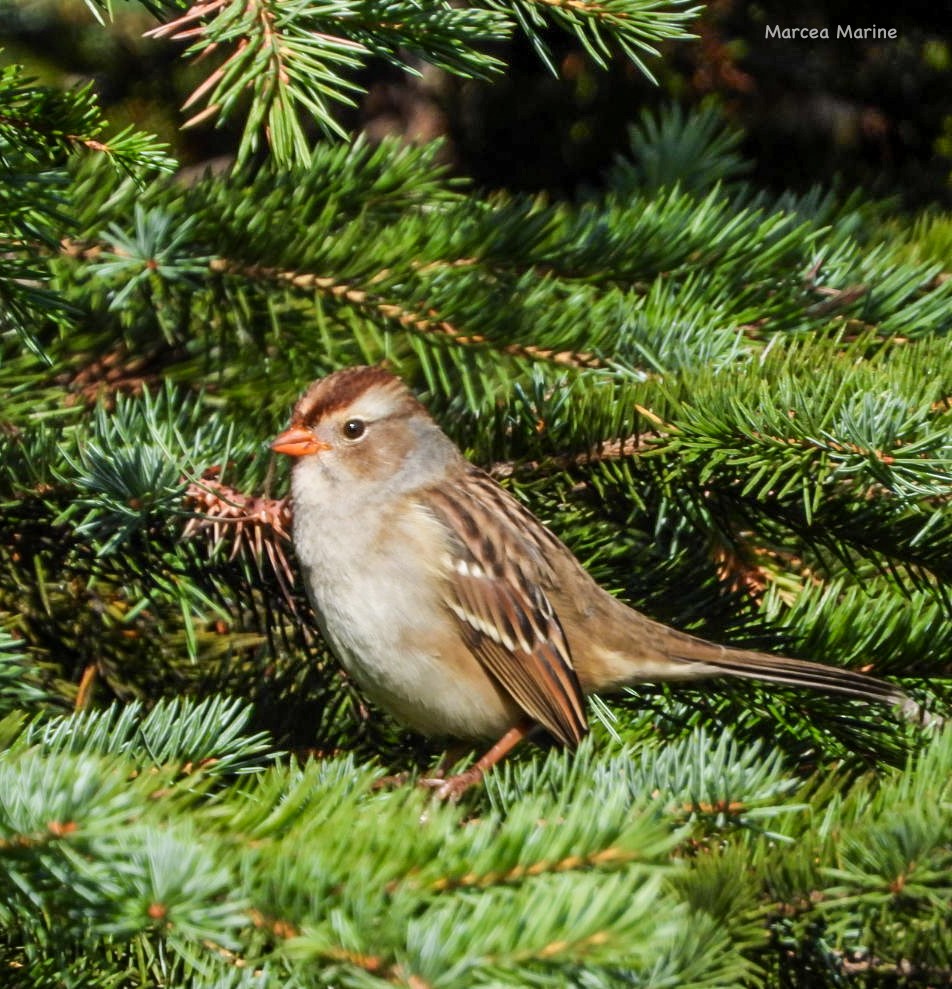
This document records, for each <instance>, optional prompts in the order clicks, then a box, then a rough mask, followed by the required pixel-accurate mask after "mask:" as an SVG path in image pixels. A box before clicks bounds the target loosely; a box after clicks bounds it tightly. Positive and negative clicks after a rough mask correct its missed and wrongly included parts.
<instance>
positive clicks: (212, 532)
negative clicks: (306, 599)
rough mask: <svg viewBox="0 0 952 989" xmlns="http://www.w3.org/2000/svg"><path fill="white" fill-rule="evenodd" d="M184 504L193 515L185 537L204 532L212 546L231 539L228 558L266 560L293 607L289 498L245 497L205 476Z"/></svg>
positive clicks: (189, 488) (188, 492) (190, 489)
mask: <svg viewBox="0 0 952 989" xmlns="http://www.w3.org/2000/svg"><path fill="white" fill-rule="evenodd" d="M185 505H186V507H187V508H188V509H189V510H190V511H192V512H195V513H197V514H195V515H193V516H192V517H191V518H190V519H189V520H188V522H187V523H186V525H185V528H184V529H183V530H182V538H183V539H190V538H193V537H194V536H196V535H198V534H199V533H205V534H206V535H207V536H208V537H209V541H210V543H211V545H212V546H213V547H217V546H219V545H220V544H221V543H222V542H224V541H225V533H226V532H228V533H229V536H230V539H231V551H230V554H229V559H231V560H233V559H234V558H235V557H236V556H238V554H239V553H243V554H246V555H248V556H251V557H253V558H254V559H255V560H256V561H261V560H262V559H267V561H268V563H269V564H270V565H271V569H272V570H273V571H274V574H275V576H276V577H277V579H278V583H279V584H280V586H281V591H282V593H283V594H284V596H285V599H286V600H287V602H288V604H289V605H290V606H291V608H292V609H293V608H294V594H293V592H292V587H293V585H294V574H293V573H292V570H291V565H290V563H289V562H288V557H287V554H286V552H285V545H286V544H287V543H288V542H289V541H290V538H291V537H290V534H289V533H290V528H291V507H290V503H289V500H288V499H287V498H280V499H276V498H266V497H257V496H255V495H246V494H242V492H240V491H237V490H236V489H235V488H233V487H231V486H229V485H227V484H223V483H222V482H221V481H217V480H215V479H214V478H213V477H206V478H203V479H202V480H200V481H191V482H189V484H188V486H187V487H186V489H185ZM259 565H260V563H259Z"/></svg>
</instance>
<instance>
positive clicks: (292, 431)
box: [271, 426, 331, 457]
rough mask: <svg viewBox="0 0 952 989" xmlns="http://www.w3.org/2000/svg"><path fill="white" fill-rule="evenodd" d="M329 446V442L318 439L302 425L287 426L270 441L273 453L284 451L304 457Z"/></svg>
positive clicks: (289, 454)
mask: <svg viewBox="0 0 952 989" xmlns="http://www.w3.org/2000/svg"><path fill="white" fill-rule="evenodd" d="M330 448H331V445H330V443H325V442H324V441H323V440H319V439H318V438H317V437H316V436H315V435H314V434H313V433H312V432H311V431H310V430H309V429H306V428H305V427H304V426H289V427H288V428H287V429H286V430H285V431H284V432H283V433H281V435H280V436H276V437H275V438H274V440H273V441H272V443H271V449H272V450H274V452H275V453H285V454H287V455H288V456H289V457H306V456H307V455H308V454H309V453H320V451H321V450H329V449H330Z"/></svg>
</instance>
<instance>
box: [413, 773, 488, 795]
mask: <svg viewBox="0 0 952 989" xmlns="http://www.w3.org/2000/svg"><path fill="white" fill-rule="evenodd" d="M482 778H483V771H482V770H481V769H477V768H476V767H475V766H473V767H472V768H470V769H467V770H466V771H465V772H463V773H457V774H456V776H447V777H446V778H445V779H440V778H434V777H428V778H426V779H421V780H420V783H419V785H420V786H425V787H427V788H428V789H430V790H432V791H433V796H434V797H436V799H437V800H448V801H449V802H450V803H456V801H457V800H459V798H460V797H461V796H462V795H463V794H464V793H465V792H466V791H467V790H468V789H469V788H470V787H471V786H474V785H475V784H476V783H478V782H479V781H480V780H481V779H482Z"/></svg>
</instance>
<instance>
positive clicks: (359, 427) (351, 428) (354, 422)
mask: <svg viewBox="0 0 952 989" xmlns="http://www.w3.org/2000/svg"><path fill="white" fill-rule="evenodd" d="M366 430H367V426H366V424H365V423H364V420H363V419H348V420H347V422H345V423H344V435H345V436H346V437H347V439H349V440H359V439H360V437H361V436H363V435H364V433H365V432H366Z"/></svg>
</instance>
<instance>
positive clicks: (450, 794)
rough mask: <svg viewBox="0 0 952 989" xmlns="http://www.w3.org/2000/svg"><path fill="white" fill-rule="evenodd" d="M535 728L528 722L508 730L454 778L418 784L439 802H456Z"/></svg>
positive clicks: (429, 780)
mask: <svg viewBox="0 0 952 989" xmlns="http://www.w3.org/2000/svg"><path fill="white" fill-rule="evenodd" d="M537 727H538V725H536V724H535V723H533V722H528V721H527V722H523V723H522V724H519V725H516V727H515V728H510V729H509V731H507V732H506V734H505V735H503V736H502V738H500V739H499V741H498V742H496V744H495V745H494V746H493V747H492V748H491V749H490V750H489V751H488V752H486V753H485V754H484V755H482V756H480V758H479V759H477V760H476V762H474V763H473V765H472V766H470V767H469V769H465V770H464V771H463V772H461V773H457V774H456V775H455V776H448V777H447V778H446V779H425V780H420V783H421V785H422V786H429V787H432V788H433V790H434V791H435V793H436V796H437V798H438V799H440V800H458V799H459V798H460V796H461V795H462V794H463V793H464V792H465V791H466V790H468V789H469V788H470V787H471V786H473V785H474V784H476V783H478V782H479V781H480V780H481V779H482V778H483V777H484V776H485V775H486V773H488V772H489V770H490V769H492V767H493V766H495V765H496V763H497V762H500V761H501V760H502V759H504V758H505V757H506V756H507V755H508V754H509V753H510V752H511V751H512V750H513V749H514V748H515V747H516V746H517V745H518V744H519V743H520V742H521V741H522V740H523V739H524V738H525V737H526V736H527V735H529V734H531V733H532V732H533V731H534V730H535V729H536V728H537Z"/></svg>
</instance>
